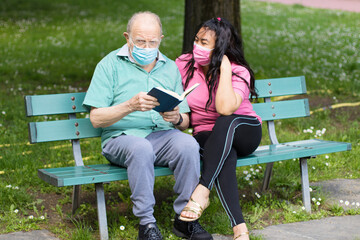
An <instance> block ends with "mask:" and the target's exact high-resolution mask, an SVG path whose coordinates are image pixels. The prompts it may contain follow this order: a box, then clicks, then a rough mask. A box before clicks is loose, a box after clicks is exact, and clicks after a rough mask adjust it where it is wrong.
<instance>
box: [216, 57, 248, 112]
mask: <svg viewBox="0 0 360 240" xmlns="http://www.w3.org/2000/svg"><path fill="white" fill-rule="evenodd" d="M241 102H242V98H241V96H240V95H239V94H237V93H235V91H234V88H233V86H232V71H231V63H230V61H229V59H228V57H227V56H226V55H224V57H223V59H222V62H221V66H220V80H219V85H218V89H217V92H216V96H215V106H216V111H217V112H218V113H219V114H221V115H231V114H233V113H234V112H235V111H236V110H237V109H238V108H239V106H240V104H241Z"/></svg>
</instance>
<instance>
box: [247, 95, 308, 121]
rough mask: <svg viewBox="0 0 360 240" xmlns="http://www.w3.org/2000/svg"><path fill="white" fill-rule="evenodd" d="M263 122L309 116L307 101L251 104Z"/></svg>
mask: <svg viewBox="0 0 360 240" xmlns="http://www.w3.org/2000/svg"><path fill="white" fill-rule="evenodd" d="M253 108H254V110H255V112H256V113H257V114H258V115H259V116H260V117H261V119H262V120H263V121H271V120H279V119H286V118H297V117H308V116H310V109H309V101H308V99H297V100H287V101H279V102H269V103H255V104H253Z"/></svg>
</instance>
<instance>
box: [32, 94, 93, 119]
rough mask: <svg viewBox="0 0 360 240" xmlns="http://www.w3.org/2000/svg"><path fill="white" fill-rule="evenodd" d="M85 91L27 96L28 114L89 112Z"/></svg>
mask: <svg viewBox="0 0 360 240" xmlns="http://www.w3.org/2000/svg"><path fill="white" fill-rule="evenodd" d="M85 94H86V93H85V92H79V93H60V94H47V95H33V96H25V109H26V116H28V117H31V116H41V115H52V114H69V113H80V112H87V109H86V108H84V107H83V106H82V103H83V101H84V98H85Z"/></svg>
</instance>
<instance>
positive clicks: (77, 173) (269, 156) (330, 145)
mask: <svg viewBox="0 0 360 240" xmlns="http://www.w3.org/2000/svg"><path fill="white" fill-rule="evenodd" d="M350 149H351V144H350V143H344V142H333V141H324V140H318V139H311V140H302V141H295V142H288V143H281V144H273V145H266V146H260V147H259V148H258V149H257V150H256V151H255V152H254V153H253V154H251V155H249V156H246V157H242V158H239V159H238V161H237V166H238V167H239V166H248V165H253V164H261V163H268V162H275V161H282V160H289V159H293V158H304V157H312V156H316V155H319V154H325V153H326V154H327V153H332V152H339V151H347V150H350ZM172 174H173V172H172V171H171V170H170V169H169V168H167V167H159V166H156V167H155V176H167V175H172ZM38 175H39V177H40V178H41V179H42V180H44V181H45V182H47V183H50V184H52V185H54V186H56V187H64V186H73V185H82V184H92V183H102V182H112V181H119V180H127V178H128V177H127V171H126V169H125V168H122V167H117V166H115V165H111V164H97V165H85V166H75V167H63V168H47V169H39V170H38Z"/></svg>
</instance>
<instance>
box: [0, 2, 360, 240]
mask: <svg viewBox="0 0 360 240" xmlns="http://www.w3.org/2000/svg"><path fill="white" fill-rule="evenodd" d="M140 10H150V11H153V12H155V13H157V14H159V15H160V17H161V19H162V22H163V28H164V35H165V38H164V40H163V42H162V45H161V49H160V50H161V51H162V52H163V53H165V54H166V55H167V56H168V57H170V58H172V59H175V58H176V57H177V56H179V55H180V53H181V46H182V34H183V18H184V1H176V0H167V1H165V0H163V1H160V0H154V1H145V0H137V1H122V2H121V4H120V2H118V1H109V0H103V1H95V0H88V1H70V0H58V1H45V0H32V1H25V0H4V1H2V2H1V3H0V11H1V14H0V233H8V232H14V231H21V230H24V231H27V230H33V229H45V228H46V229H48V230H50V231H52V232H53V233H55V234H56V235H57V237H59V238H61V239H97V238H98V226H97V214H96V208H95V207H94V206H95V203H96V199H95V194H94V191H95V189H94V186H84V187H83V195H82V199H83V200H84V201H83V204H82V205H81V207H80V209H79V210H78V214H77V215H76V216H75V217H73V216H71V214H70V212H71V192H72V188H71V187H64V188H55V187H52V186H50V185H49V184H47V183H45V182H43V181H41V180H40V179H39V178H38V177H37V169H39V168H45V167H60V166H71V165H73V164H74V160H73V157H72V151H71V144H70V143H69V142H54V143H44V144H36V145H30V144H29V143H28V133H27V122H29V121H30V120H29V119H27V118H26V117H25V109H24V101H23V96H24V95H32V94H51V93H62V92H78V91H85V90H86V88H87V87H88V85H89V82H90V80H91V76H92V73H93V70H94V68H95V66H96V64H97V63H98V62H99V61H100V60H101V58H102V57H104V56H105V55H106V54H107V53H109V52H110V51H112V50H114V49H117V48H120V47H121V46H122V45H123V44H124V43H125V39H124V37H123V36H122V33H123V32H124V31H125V29H126V24H127V20H128V19H129V17H130V16H131V15H132V14H133V13H134V12H136V11H140ZM241 13H242V35H243V40H244V44H245V54H246V57H247V59H248V61H249V62H250V64H251V66H252V68H253V70H254V72H255V74H256V77H257V78H258V79H261V78H275V77H285V76H298V75H305V77H306V80H307V81H306V82H307V87H308V93H309V96H308V97H309V100H310V105H311V110H312V111H313V114H312V116H311V117H309V118H306V119H294V120H286V121H285V120H283V121H278V122H277V130H278V139H279V140H280V141H281V142H284V141H292V140H301V139H309V138H315V137H316V138H320V139H325V140H333V141H347V142H351V143H352V151H350V152H343V153H335V154H330V155H323V156H318V157H317V158H316V159H312V160H310V161H309V175H310V181H321V180H327V179H336V178H360V161H359V160H360V158H359V156H360V137H359V136H360V107H359V106H360V105H356V104H358V103H360V94H359V93H360V57H359V55H358V48H359V46H360V33H359V31H358V26H359V23H360V22H359V19H360V16H359V13H350V12H344V11H334V10H321V9H311V8H305V7H302V6H300V5H294V6H285V5H281V4H272V3H266V2H254V1H251V0H242V1H241ZM349 103H350V104H349ZM351 104H352V106H351ZM330 106H332V107H331V108H330ZM56 117H57V116H52V117H47V118H45V119H47V120H53V119H55V118H56ZM83 117H86V116H85V115H83ZM264 131H266V127H265V125H264ZM264 135H267V134H264ZM314 135H316V136H314ZM268 143H269V139H268V138H266V137H265V138H264V139H263V144H268ZM82 151H83V156H84V157H85V164H96V163H106V162H107V161H106V160H105V159H104V158H103V157H102V156H101V155H100V140H99V139H92V140H86V141H82ZM264 170H265V165H258V166H251V167H244V168H238V169H237V171H238V182H239V193H240V196H241V199H240V201H241V205H242V208H243V212H244V216H245V219H246V221H247V223H248V226H249V228H250V229H259V228H262V227H264V226H268V225H273V224H279V223H289V222H296V221H306V220H310V219H319V218H323V217H327V216H338V215H349V214H360V208H357V209H352V210H346V211H345V210H344V209H343V208H342V205H341V203H340V202H339V205H329V204H327V203H326V197H324V194H323V193H322V192H321V191H320V190H319V189H317V188H316V187H313V191H312V192H311V197H312V198H315V199H316V201H314V204H313V212H312V214H308V213H306V212H305V211H303V210H302V203H301V200H302V197H301V183H300V171H299V163H298V161H297V160H296V159H294V160H290V161H286V162H279V163H276V164H275V165H274V173H273V178H272V181H271V184H270V190H269V191H268V192H265V193H261V192H260V191H259V189H260V186H261V180H262V178H263V173H264ZM173 183H174V180H173V177H171V176H169V177H159V178H157V179H156V183H155V195H156V199H157V204H156V206H155V217H156V218H157V220H158V223H159V226H160V228H161V230H162V233H163V235H164V236H165V237H166V239H177V238H176V237H175V236H174V235H173V234H172V233H171V227H172V222H171V221H170V220H171V218H172V216H173V210H172V204H171V203H172V201H173V200H174V199H175V195H174V194H173V193H172V185H173ZM105 192H106V200H107V207H108V211H107V213H108V225H109V232H110V238H113V239H133V238H134V236H135V235H136V234H137V224H138V220H137V219H136V218H135V217H134V216H133V215H132V211H131V207H132V206H131V201H130V189H129V187H128V183H127V181H122V182H116V183H111V184H107V185H106V186H105ZM344 200H346V199H344ZM211 201H212V204H211V206H210V207H209V208H208V209H207V210H206V211H205V213H204V216H203V217H202V219H201V222H202V223H203V225H204V227H205V228H206V229H207V230H208V231H209V232H212V233H219V234H231V228H230V225H229V221H228V219H227V216H226V214H225V212H224V211H223V209H222V206H221V203H220V201H219V199H218V198H217V196H216V194H215V193H212V196H211ZM317 202H318V203H317ZM121 226H124V227H125V229H124V230H121V229H123V228H122V227H121Z"/></svg>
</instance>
